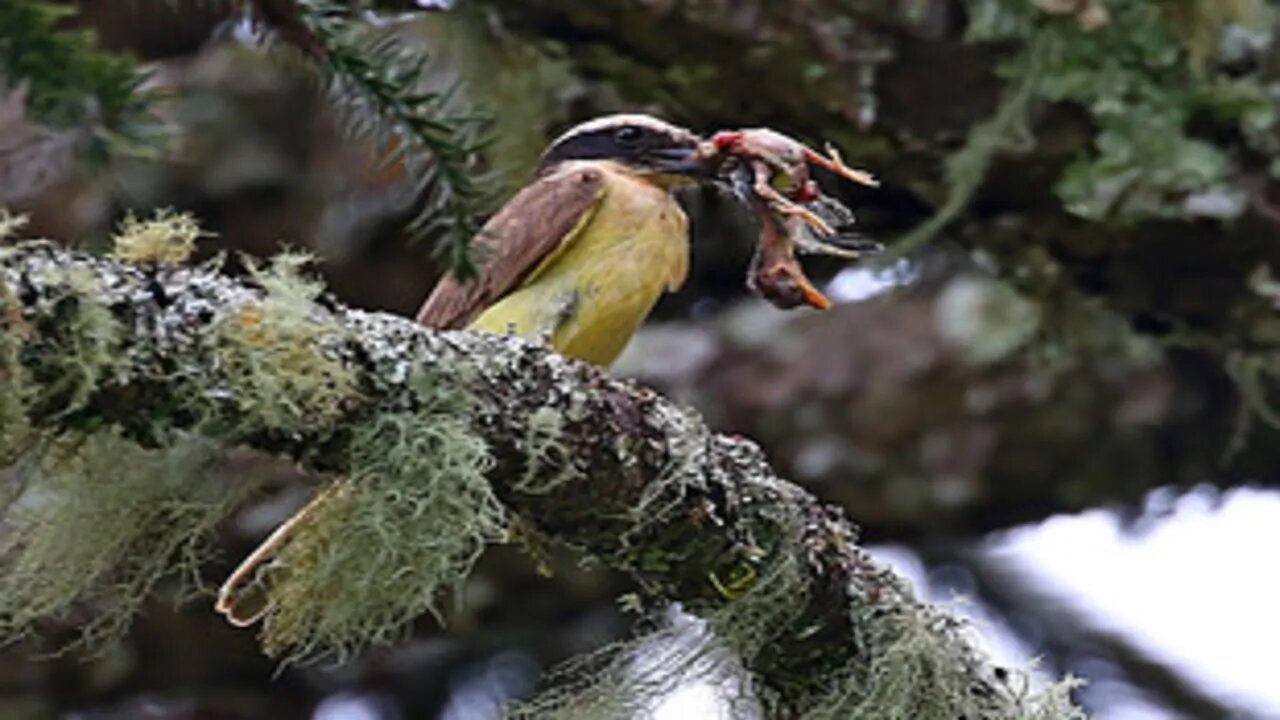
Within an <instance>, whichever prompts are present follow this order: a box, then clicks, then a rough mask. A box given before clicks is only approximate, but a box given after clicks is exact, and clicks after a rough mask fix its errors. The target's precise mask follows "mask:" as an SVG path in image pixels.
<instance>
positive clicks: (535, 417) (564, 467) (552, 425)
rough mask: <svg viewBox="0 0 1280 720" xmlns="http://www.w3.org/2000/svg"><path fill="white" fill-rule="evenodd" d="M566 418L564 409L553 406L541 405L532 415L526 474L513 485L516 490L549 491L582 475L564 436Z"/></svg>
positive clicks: (526, 440)
mask: <svg viewBox="0 0 1280 720" xmlns="http://www.w3.org/2000/svg"><path fill="white" fill-rule="evenodd" d="M564 421H565V416H564V413H563V412H561V411H558V410H555V409H554V408H550V407H544V408H539V409H538V410H535V411H534V412H533V413H532V414H530V415H529V422H528V426H527V428H526V430H525V439H524V453H525V467H524V474H523V475H522V476H521V477H520V479H519V480H518V481H516V482H515V483H514V485H513V486H512V487H514V488H515V489H516V490H519V491H520V492H526V493H533V494H545V493H549V492H552V491H553V490H555V489H556V488H559V487H563V486H564V485H565V484H566V483H569V482H572V481H574V480H576V479H578V478H581V477H582V472H581V471H579V470H578V469H577V468H576V467H575V466H574V464H573V458H572V456H571V454H570V453H569V449H568V447H567V446H566V445H565V444H564V442H563V441H562V440H561V438H562V437H563V435H564Z"/></svg>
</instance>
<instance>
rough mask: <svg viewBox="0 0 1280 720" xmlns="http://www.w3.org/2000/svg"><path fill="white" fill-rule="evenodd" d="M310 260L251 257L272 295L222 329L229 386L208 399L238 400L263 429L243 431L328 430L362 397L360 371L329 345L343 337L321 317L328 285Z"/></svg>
mask: <svg viewBox="0 0 1280 720" xmlns="http://www.w3.org/2000/svg"><path fill="white" fill-rule="evenodd" d="M308 262H309V258H308V257H307V256H304V255H297V254H290V253H284V254H281V255H278V256H276V257H275V258H273V259H272V262H271V266H270V267H269V268H266V269H264V268H262V267H260V266H258V264H257V263H255V262H253V261H251V260H248V259H246V263H247V264H248V267H249V270H250V274H251V275H252V277H253V279H254V280H255V281H256V282H257V283H258V284H259V285H261V286H262V288H263V289H264V290H265V291H266V294H265V296H264V297H263V298H262V300H261V301H258V302H250V303H246V304H244V305H242V306H240V307H239V308H236V309H235V310H233V311H232V312H230V313H228V314H227V315H226V316H224V317H223V318H222V319H221V320H220V321H219V322H218V323H217V325H216V327H215V328H214V332H215V336H216V342H217V343H218V344H219V345H221V346H222V347H221V348H220V354H221V357H222V362H223V363H224V367H223V372H222V373H221V377H222V381H223V383H225V384H224V385H221V386H219V387H216V388H211V389H210V391H209V393H207V396H208V398H213V399H216V400H218V401H219V402H220V401H221V399H222V398H225V397H230V398H231V399H232V401H233V402H234V404H235V406H236V413H235V414H236V415H237V416H238V417H239V418H242V420H241V422H242V423H243V422H245V421H244V420H243V419H250V420H248V422H249V423H251V424H253V425H254V426H255V427H253V428H242V430H245V431H252V430H254V429H266V430H271V431H276V432H284V433H292V432H300V431H301V430H303V429H309V430H312V431H319V432H322V431H324V430H325V429H328V428H332V427H333V425H334V424H335V423H336V422H338V421H339V420H341V419H342V418H343V417H345V414H346V412H347V410H348V405H349V403H351V402H354V401H356V400H358V399H359V397H360V393H359V390H358V388H357V385H356V378H355V374H354V373H353V371H352V370H351V369H350V368H348V367H347V366H346V365H344V364H343V362H342V361H341V359H339V358H338V357H337V356H336V355H334V354H331V353H326V352H325V350H324V348H325V346H326V344H333V343H338V342H341V341H342V339H343V337H342V334H341V331H340V330H338V329H337V327H336V326H335V325H334V323H332V322H326V321H324V319H322V318H319V317H317V316H316V315H315V313H316V312H317V309H316V305H315V300H316V298H317V297H319V295H320V293H321V292H322V290H323V288H322V285H321V284H320V282H319V281H318V280H313V279H310V278H307V277H306V276H305V275H304V274H303V272H302V269H303V267H304V266H305V265H306V264H307V263H308Z"/></svg>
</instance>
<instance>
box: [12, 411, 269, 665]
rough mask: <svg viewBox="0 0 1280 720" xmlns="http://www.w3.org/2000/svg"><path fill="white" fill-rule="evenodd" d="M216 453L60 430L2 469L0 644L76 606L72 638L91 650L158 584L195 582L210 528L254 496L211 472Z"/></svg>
mask: <svg viewBox="0 0 1280 720" xmlns="http://www.w3.org/2000/svg"><path fill="white" fill-rule="evenodd" d="M220 456H221V452H220V448H219V447H218V446H217V445H216V444H214V443H212V442H210V441H208V440H205V439H201V438H198V437H194V436H179V437H176V438H175V441H174V443H173V445H172V446H170V447H167V448H164V449H160V450H147V449H143V448H140V447H138V446H137V445H135V444H134V443H132V442H130V441H128V440H125V439H123V438H121V437H120V436H119V434H118V433H117V432H116V431H114V430H111V429H106V430H101V431H98V432H96V433H93V434H91V435H88V436H81V435H66V436H63V437H62V438H60V439H58V440H57V441H56V442H53V443H51V444H50V445H49V446H48V447H47V448H44V449H43V450H42V451H41V452H39V453H37V454H35V455H33V456H30V457H28V458H27V459H26V460H25V461H23V462H20V463H19V464H18V465H16V466H14V467H12V468H10V469H9V470H8V471H7V472H8V474H9V476H10V481H11V482H13V483H15V485H14V486H13V487H15V488H17V491H16V492H14V493H13V494H12V497H10V498H9V503H8V505H7V507H6V509H5V514H4V518H5V526H6V527H5V532H4V533H3V535H2V536H0V568H3V572H0V639H4V640H13V639H15V638H18V637H22V636H23V635H25V634H27V633H28V632H30V631H31V630H32V629H33V628H34V626H35V625H36V624H37V623H39V622H42V621H46V620H58V619H65V618H67V617H68V615H69V614H70V613H71V612H72V611H73V610H74V609H75V608H78V607H83V608H85V610H86V612H85V617H86V618H88V620H87V621H82V622H81V625H80V640H79V644H82V645H85V646H88V647H101V641H102V640H104V639H106V638H109V637H113V636H115V635H117V634H119V633H121V632H123V630H124V629H125V628H126V627H127V625H128V623H129V621H130V620H131V619H132V616H133V615H134V614H135V612H136V611H137V609H138V608H139V607H140V606H141V604H142V603H143V601H144V600H145V599H146V598H147V597H148V596H149V595H150V594H151V591H152V590H153V589H154V588H155V587H156V585H157V583H158V582H159V581H160V580H162V579H164V578H166V577H174V576H178V577H180V578H181V579H182V580H183V581H184V586H185V587H187V588H188V589H190V588H192V587H193V586H198V584H199V581H198V577H197V570H198V568H199V566H200V564H201V563H202V562H203V561H204V560H205V558H206V550H207V548H208V544H207V543H208V541H209V540H210V539H211V535H212V533H213V532H214V530H215V529H216V528H217V526H218V525H219V524H220V523H221V522H223V521H224V520H225V519H226V518H227V517H229V516H230V515H231V514H232V513H233V512H234V511H235V510H236V508H237V507H239V506H240V505H241V504H242V502H243V501H244V500H246V499H247V498H248V496H249V495H250V494H251V493H252V492H253V491H254V484H253V483H248V482H244V481H243V479H241V478H235V479H234V480H232V479H230V478H228V477H226V476H225V475H221V474H220V473H219V472H218V470H217V467H218V466H217V464H216V461H217V460H218V459H219V458H220Z"/></svg>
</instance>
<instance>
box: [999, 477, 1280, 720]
mask: <svg viewBox="0 0 1280 720" xmlns="http://www.w3.org/2000/svg"><path fill="white" fill-rule="evenodd" d="M1157 497H1159V496H1157ZM1216 497H1217V496H1216V495H1215V494H1214V493H1213V492H1212V491H1205V492H1196V493H1191V494H1189V495H1185V496H1182V497H1180V498H1177V499H1173V500H1172V501H1171V502H1169V509H1170V512H1171V515H1170V516H1169V517H1168V518H1167V519H1165V520H1162V521H1159V522H1157V523H1155V524H1154V526H1153V527H1151V528H1149V529H1147V530H1146V531H1145V532H1141V533H1135V532H1132V531H1126V530H1125V529H1124V528H1122V527H1121V525H1120V522H1119V521H1118V520H1117V519H1116V517H1115V516H1114V515H1113V514H1111V513H1108V512H1106V511H1102V510H1096V511H1092V512H1087V513H1084V514H1082V515H1075V516H1069V517H1066V516H1064V517H1057V518H1052V519H1050V520H1048V521H1046V522H1044V523H1041V524H1040V525H1038V526H1036V527H1030V528H1025V529H1021V530H1016V531H1014V532H1011V533H1009V535H1008V536H1007V538H1006V539H1005V540H1003V541H1001V542H1000V543H998V544H997V545H996V546H995V547H994V548H993V552H994V553H998V554H1004V555H1005V556H1006V557H1007V559H1008V560H1009V561H1010V562H1012V563H1017V564H1022V565H1023V566H1024V567H1026V568H1027V572H1029V573H1031V574H1033V575H1034V576H1037V577H1040V578H1042V579H1043V581H1044V584H1045V585H1046V586H1048V587H1050V588H1056V589H1058V590H1059V591H1060V592H1062V593H1064V594H1065V595H1066V596H1067V597H1068V598H1070V599H1071V601H1072V602H1073V603H1074V604H1075V605H1076V606H1077V607H1079V608H1080V609H1081V611H1082V612H1083V613H1085V614H1086V615H1087V616H1088V617H1090V618H1091V619H1092V620H1093V622H1094V623H1096V624H1097V626H1098V627H1100V628H1104V629H1108V630H1111V631H1114V632H1117V633H1120V634H1123V635H1124V636H1126V637H1128V638H1131V639H1132V641H1133V642H1134V643H1135V644H1136V645H1137V646H1139V647H1141V648H1143V649H1144V650H1145V651H1146V652H1149V653H1150V654H1152V655H1153V656H1155V657H1158V658H1161V659H1163V660H1164V661H1166V662H1168V663H1169V664H1170V665H1171V666H1172V667H1174V668H1176V669H1177V670H1178V671H1179V672H1181V673H1184V674H1185V675H1186V676H1187V677H1189V678H1192V679H1194V680H1196V681H1198V682H1199V683H1201V687H1203V688H1204V689H1206V690H1208V691H1211V692H1214V693H1216V694H1217V695H1219V696H1221V697H1222V698H1223V699H1224V700H1225V701H1226V702H1228V703H1230V704H1232V705H1235V706H1245V707H1248V708H1250V709H1253V710H1254V711H1255V712H1257V713H1258V716H1259V717H1280V662H1278V661H1277V660H1278V658H1280V651H1278V650H1277V648H1280V612H1277V610H1278V609H1280V580H1277V579H1276V575H1275V563H1274V562H1273V560H1272V556H1271V555H1272V553H1271V550H1272V549H1273V548H1275V547H1278V546H1280V494H1277V493H1274V492H1262V491H1258V490H1249V489H1241V490H1234V491H1232V492H1230V493H1227V494H1226V495H1225V496H1224V497H1223V499H1222V501H1221V503H1216V502H1215V500H1216ZM1108 717H1117V718H1118V717H1136V715H1119V714H1113V713H1108ZM1144 717H1160V716H1159V715H1158V714H1157V715H1147V716H1144Z"/></svg>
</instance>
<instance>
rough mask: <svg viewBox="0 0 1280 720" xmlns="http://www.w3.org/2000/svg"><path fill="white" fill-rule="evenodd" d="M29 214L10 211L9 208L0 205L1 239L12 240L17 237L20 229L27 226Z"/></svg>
mask: <svg viewBox="0 0 1280 720" xmlns="http://www.w3.org/2000/svg"><path fill="white" fill-rule="evenodd" d="M27 222H28V220H27V216H26V215H22V214H15V213H11V212H9V210H8V208H2V207H0V240H10V239H12V238H15V237H17V235H18V231H19V230H21V229H22V228H24V227H26V226H27Z"/></svg>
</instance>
